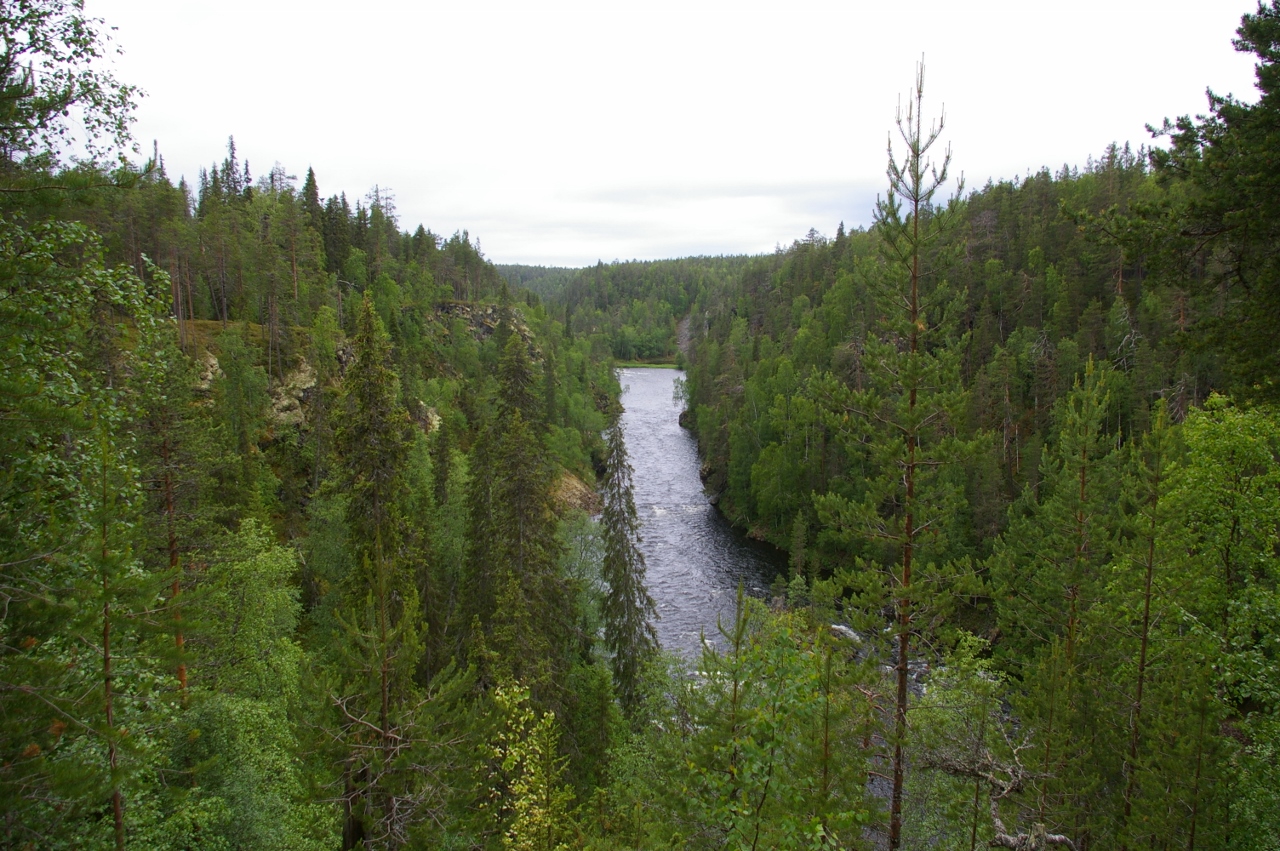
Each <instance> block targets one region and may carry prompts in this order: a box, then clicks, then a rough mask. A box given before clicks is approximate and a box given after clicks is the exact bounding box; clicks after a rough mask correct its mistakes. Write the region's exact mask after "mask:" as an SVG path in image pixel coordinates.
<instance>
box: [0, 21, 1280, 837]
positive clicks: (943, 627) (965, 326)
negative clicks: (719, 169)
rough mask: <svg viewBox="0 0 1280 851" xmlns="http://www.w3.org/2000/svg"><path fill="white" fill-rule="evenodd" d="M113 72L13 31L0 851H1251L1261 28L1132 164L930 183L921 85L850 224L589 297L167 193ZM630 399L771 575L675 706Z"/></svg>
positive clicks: (563, 281) (342, 219) (1261, 360)
mask: <svg viewBox="0 0 1280 851" xmlns="http://www.w3.org/2000/svg"><path fill="white" fill-rule="evenodd" d="M108 34H109V27H108V26H107V25H106V24H105V23H104V22H102V21H99V20H96V19H94V18H92V17H89V16H88V15H87V14H86V12H85V9H84V4H83V3H81V2H78V0H25V2H18V3H8V2H5V3H0V37H2V38H3V42H4V52H3V54H2V55H0V458H2V459H3V464H0V846H3V847H6V848H10V847H11V848H42V849H44V848H49V849H59V848H67V849H71V848H77V849H78V848H110V847H115V848H129V847H134V848H147V849H152V848H154V849H185V848H218V849H221V848H227V849H231V848H246V849H247V848H254V849H259V848H265V849H276V848H278V849H309V848H316V849H321V848H343V849H355V848H367V849H373V848H379V849H381V848H456V849H463V848H467V849H472V848H474V849H481V848H494V849H497V848H518V849H547V851H551V849H562V848H600V849H603V848H637V849H639V848H646V849H647V848H707V849H712V848H716V849H719V848H724V849H742V848H796V849H800V848H805V849H819V848H830V849H835V848H867V849H871V848H890V849H895V851H896V849H898V848H955V849H962V848H968V849H970V851H972V849H973V848H976V847H978V845H979V844H983V845H986V846H990V847H1005V848H1014V849H1044V848H1047V847H1049V846H1054V847H1064V848H1075V849H1081V851H1083V849H1102V848H1134V849H1137V848H1146V847H1150V848H1170V847H1179V848H1182V847H1186V848H1189V849H1195V848H1200V849H1218V848H1222V849H1226V848H1231V849H1255V848H1256V849H1266V848H1274V847H1276V842H1277V840H1276V837H1277V836H1280V764H1278V763H1277V754H1280V562H1278V561H1277V553H1278V552H1280V488H1278V486H1280V415H1278V414H1277V411H1276V409H1275V407H1274V406H1275V404H1276V403H1277V401H1278V400H1280V378H1278V376H1280V363H1278V362H1277V361H1276V357H1277V352H1280V339H1278V338H1277V335H1278V334H1280V330H1277V329H1280V280H1278V279H1277V274H1280V266H1278V265H1277V261H1276V250H1275V246H1276V245H1277V244H1280V242H1278V240H1277V236H1278V235H1280V207H1277V205H1276V198H1277V197H1280V196H1278V195H1277V192H1276V191H1273V190H1276V189H1277V188H1278V187H1276V186H1275V185H1274V184H1275V181H1276V179H1277V178H1276V174H1275V169H1274V167H1273V166H1274V161H1275V152H1276V150H1277V146H1280V139H1277V137H1276V128H1277V127H1278V126H1280V122H1278V121H1277V109H1280V102H1277V101H1276V97H1277V92H1276V87H1277V83H1278V80H1280V77H1278V76H1277V75H1280V70H1278V69H1277V66H1276V59H1277V56H1280V3H1276V2H1271V3H1269V4H1264V5H1260V6H1259V7H1258V8H1257V10H1256V11H1254V12H1250V13H1249V14H1246V15H1244V17H1243V19H1242V22H1241V26H1240V29H1239V32H1238V36H1239V37H1238V39H1237V40H1236V42H1235V48H1236V49H1237V50H1240V51H1242V52H1245V53H1247V54H1250V55H1252V56H1253V57H1254V58H1255V60H1256V63H1257V65H1256V68H1257V84H1258V97H1257V99H1256V100H1254V101H1244V100H1240V99H1236V98H1232V97H1219V96H1217V95H1213V94H1211V95H1210V100H1209V111H1208V113H1207V114H1206V115H1204V116H1201V117H1195V118H1192V117H1180V118H1176V119H1173V120H1171V121H1165V122H1163V123H1160V124H1159V125H1158V126H1156V127H1154V128H1153V133H1154V134H1155V138H1154V140H1153V142H1152V146H1151V147H1146V146H1143V147H1139V148H1137V149H1134V148H1133V147H1131V146H1130V145H1129V144H1115V143H1113V144H1110V145H1107V146H1106V147H1105V148H1104V149H1103V150H1102V152H1101V154H1100V155H1098V156H1096V157H1092V156H1091V157H1089V158H1088V159H1087V161H1086V162H1085V164H1084V165H1083V167H1080V168H1068V167H1063V168H1062V169H1061V170H1059V171H1057V172H1051V171H1049V170H1048V169H1045V170H1041V171H1039V172H1036V173H1034V174H1029V175H1027V176H1026V177H1025V178H1021V179H1016V180H1011V181H1000V182H995V181H990V182H988V183H986V184H985V185H983V186H980V187H978V188H976V189H971V190H970V189H964V188H962V187H960V186H959V185H958V184H957V182H956V181H954V180H952V179H951V177H950V174H949V170H948V162H949V156H950V154H949V151H950V148H949V147H947V146H948V144H949V143H950V142H952V141H954V144H955V146H956V148H957V149H958V150H959V149H961V148H963V146H964V144H965V140H963V139H954V140H953V139H951V138H950V137H949V135H947V134H946V128H945V126H944V125H943V123H942V122H941V121H940V120H939V121H934V120H932V119H933V117H934V115H935V112H934V107H933V105H932V103H931V101H930V99H929V90H928V87H927V86H926V83H927V79H926V78H925V76H924V69H923V68H921V69H920V71H919V74H918V76H917V78H916V80H915V81H914V85H913V87H912V88H911V89H910V91H909V92H908V94H907V97H906V98H905V100H904V103H906V104H908V107H906V108H904V110H903V112H902V113H901V114H900V115H899V116H898V121H897V124H896V126H895V127H894V133H895V135H894V137H893V140H894V141H893V144H892V146H891V151H890V161H889V163H888V169H887V182H886V186H885V189H884V191H883V193H882V198H881V201H880V202H879V203H878V205H877V207H876V210H875V215H874V223H873V225H872V226H871V227H869V228H866V229H855V230H846V229H845V227H844V226H843V224H841V225H840V226H839V227H838V228H837V230H836V232H835V235H834V237H830V238H828V237H825V236H823V235H822V234H820V233H819V232H818V231H817V230H811V231H810V232H809V233H808V234H807V235H806V236H805V237H803V238H801V239H797V240H796V241H794V242H793V243H792V244H791V245H790V246H789V247H786V248H781V247H780V248H779V249H778V250H777V251H776V252H774V253H772V254H769V255H764V256H757V257H688V258H674V259H669V260H659V261H643V262H642V261H632V262H626V263H623V262H617V263H612V264H605V263H599V264H597V265H596V266H593V267H587V268H584V269H561V268H545V267H530V266H517V265H508V266H498V265H495V264H494V263H492V262H491V261H490V260H489V259H488V258H486V257H485V256H484V255H483V254H482V252H481V251H480V248H479V241H478V240H475V239H473V238H472V236H471V234H470V233H469V232H468V231H459V232H456V233H454V234H453V235H452V236H448V237H446V236H443V235H440V234H437V233H435V232H433V231H432V230H430V229H429V228H428V227H426V225H425V224H423V225H417V224H415V225H412V226H410V225H405V224H403V223H402V222H401V221H400V219H399V216H398V214H397V211H396V208H395V203H394V200H393V198H392V196H391V194H390V193H389V192H388V191H387V190H386V188H385V187H381V186H375V187H373V188H372V189H371V190H370V191H369V193H368V194H367V195H365V196H363V197H358V198H349V197H348V196H347V195H346V194H345V193H341V192H339V193H336V194H329V195H327V196H326V195H325V194H324V193H323V192H322V191H321V185H322V175H323V169H321V170H320V172H319V173H318V172H317V171H316V170H313V169H311V168H308V169H307V170H306V172H305V174H304V175H303V176H302V177H301V179H299V177H298V176H297V175H292V174H290V173H289V171H288V170H287V169H286V168H284V167H283V166H279V165H277V166H275V167H273V168H272V169H270V170H268V171H267V172H266V173H265V174H261V173H260V174H257V175H255V174H254V173H253V172H252V171H251V169H250V167H249V164H248V163H247V162H245V161H244V160H243V159H242V158H241V156H240V153H239V151H238V150H237V147H236V143H235V140H234V139H228V140H227V142H226V146H225V150H224V153H220V154H218V155H217V157H218V158H217V159H216V160H215V161H213V162H212V163H211V165H210V166H209V167H208V168H205V169H202V170H201V171H200V172H199V173H198V174H197V175H195V176H194V177H193V179H192V181H191V182H188V181H187V180H185V179H180V180H178V182H177V183H176V184H175V183H174V182H173V181H172V179H171V178H170V175H169V174H168V173H167V171H166V168H165V165H164V162H163V159H162V157H160V156H159V149H158V148H157V150H156V152H155V156H154V157H152V158H151V159H150V160H149V161H147V162H144V163H139V162H137V161H136V160H135V158H136V156H137V153H136V150H135V145H134V142H133V140H132V138H131V136H130V127H131V122H132V116H133V113H134V109H135V104H136V102H137V99H138V98H139V97H140V96H141V91H140V90H139V89H138V88H136V87H135V86H133V85H131V84H125V83H121V82H119V81H118V80H116V79H115V77H114V76H113V75H112V74H111V73H109V72H107V71H104V70H103V68H104V67H105V66H103V65H102V64H101V63H100V62H99V60H101V59H102V58H104V57H106V56H108V55H109V53H110V52H111V51H112V50H113V47H112V45H111V43H110V41H109V40H108V38H107V35H108ZM1225 49H1226V46H1225V45H1224V50H1225ZM779 120H781V119H779ZM299 173H300V174H301V172H299ZM631 362H640V363H652V364H659V363H661V364H678V365H680V366H681V367H682V368H683V369H684V370H685V372H684V379H685V383H684V384H681V385H678V386H679V387H680V388H681V390H680V393H681V396H682V399H683V401H684V402H685V403H686V404H687V410H685V411H684V413H683V414H682V415H681V422H682V424H683V425H685V427H686V428H688V429H689V431H690V432H691V433H692V434H693V435H694V436H695V437H696V438H697V442H698V447H699V452H700V454H701V459H700V460H701V462H702V465H701V471H700V472H701V475H702V477H703V482H704V485H705V489H706V492H707V496H708V499H711V500H714V502H715V504H716V506H717V509H718V510H719V511H720V512H721V513H723V515H724V516H725V517H726V518H728V520H729V521H730V522H732V523H733V524H735V525H736V526H737V527H738V528H739V529H740V530H741V531H743V532H745V533H746V534H748V535H749V536H751V537H753V538H756V539H759V540H763V541H767V542H770V543H772V544H773V545H774V546H776V547H777V548H779V549H780V550H782V551H784V552H785V554H786V556H785V561H786V563H787V569H786V570H785V571H784V572H783V573H782V574H781V575H779V576H777V577H776V578H775V581H774V583H773V587H772V588H771V589H769V592H768V593H767V594H766V595H764V598H763V599H756V598H754V597H752V596H751V595H749V594H746V593H740V594H739V598H738V600H737V605H736V610H735V611H736V613H735V615H734V617H732V618H730V619H728V620H727V622H725V623H723V624H722V634H721V635H719V636H712V637H711V640H709V641H707V642H705V646H704V650H703V653H702V654H701V656H700V658H696V659H686V658H682V657H680V656H678V655H675V654H671V653H668V652H665V651H664V648H662V647H661V646H659V644H658V641H657V633H656V631H655V629H654V620H655V618H656V614H657V611H658V608H659V606H658V603H657V601H655V599H654V597H653V596H652V595H651V592H650V590H649V588H648V586H647V583H646V552H647V550H646V548H645V541H644V534H645V533H644V524H643V518H642V517H641V516H640V514H639V513H638V512H637V508H636V504H635V500H634V498H633V495H632V488H633V477H634V476H636V475H638V473H637V470H641V471H642V470H643V468H644V466H645V465H647V464H649V463H651V459H644V458H636V457H634V456H632V455H630V454H629V452H628V447H627V445H626V440H625V433H624V429H623V427H622V421H621V416H622V413H623V412H622V388H621V387H620V385H619V380H618V374H617V372H616V367H617V366H618V365H619V364H620V363H631Z"/></svg>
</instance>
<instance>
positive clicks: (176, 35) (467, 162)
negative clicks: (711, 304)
mask: <svg viewBox="0 0 1280 851" xmlns="http://www.w3.org/2000/svg"><path fill="white" fill-rule="evenodd" d="M1208 6H1213V7H1214V8H1206V7H1208ZM1066 8H1067V7H1064V6H1062V5H1061V4H1050V3H1040V2H1026V1H1025V0H1024V2H1012V0H1010V2H998V3H997V2H992V3H968V4H960V3H945V2H940V0H922V2H918V3H916V4H913V6H912V7H911V9H910V10H909V11H907V10H904V9H903V8H902V7H900V6H899V7H894V8H892V9H890V8H889V7H888V6H887V5H886V4H880V3H877V4H871V3H868V2H865V0H864V2H851V1H850V0H844V2H820V3H810V4H807V5H803V6H797V5H794V4H785V5H784V4H781V3H756V4H751V3H742V2H735V3H720V2H685V3H680V4H666V3H653V2H650V3H644V4H621V3H614V4H609V3H602V2H592V3H530V2H527V0H526V2H519V3H517V2H478V3H477V2H470V3H456V2H451V3H440V2H426V3H421V2H415V3H407V2H406V3H401V2H391V0H367V2H364V3H360V4H346V3H344V4H341V5H338V4H325V3H314V2H311V3H303V2H284V1H283V0H275V1H274V2H273V0H259V2H252V3H251V2H245V0H227V2H220V3H217V4H212V3H191V4H179V3H161V2H158V0H89V3H88V11H89V12H90V14H94V15H99V16H102V17H104V18H105V19H106V20H107V22H108V23H109V24H113V25H115V26H117V27H118V32H117V33H116V37H117V40H118V41H119V43H120V44H121V45H122V46H123V47H124V49H125V51H126V53H125V56H124V57H123V58H122V59H121V60H120V63H119V66H120V67H119V69H118V70H119V76H120V77H121V78H122V79H125V80H127V81H129V82H134V83H137V84H139V85H141V86H142V87H143V88H144V89H146V90H147V91H148V93H149V96H148V97H147V98H146V99H145V100H144V101H143V104H142V107H141V110H140V116H139V122H138V127H137V136H138V138H139V139H140V141H142V143H143V147H144V149H149V147H150V140H151V139H153V138H155V139H158V141H159V143H160V149H161V152H162V153H163V154H164V155H165V159H166V163H167V165H168V167H169V170H170V172H171V173H172V174H186V175H187V176H188V178H191V179H194V177H195V173H196V170H197V169H198V168H200V167H201V166H206V167H207V166H208V165H209V164H211V163H212V162H213V161H214V160H220V159H221V157H222V156H223V147H224V145H225V142H226V137H227V136H228V135H230V134H234V135H235V136H236V141H237V145H238V146H239V149H240V152H241V154H242V155H243V156H245V157H247V158H248V159H249V160H250V162H251V163H252V166H253V169H254V172H255V173H262V172H265V171H266V170H267V168H269V167H270V165H271V164H272V163H273V162H275V161H279V162H282V163H284V165H285V166H286V167H287V168H288V169H289V171H290V173H293V174H298V175H301V174H304V173H305V172H306V169H307V166H308V165H310V166H313V167H314V168H315V169H316V172H317V175H318V177H319V180H320V188H321V191H322V192H324V193H325V194H330V193H336V192H338V191H340V190H345V191H346V192H347V194H348V197H351V198H356V197H363V196H364V194H365V193H366V192H367V191H368V189H369V188H370V187H372V186H373V185H374V184H375V183H376V184H380V185H382V186H390V187H391V188H392V189H393V190H394V192H395V195H396V200H397V206H398V209H399V212H400V217H401V222H402V224H403V225H404V226H406V227H414V226H416V225H417V223H418V222H422V223H424V224H425V225H427V226H428V227H429V228H431V229H433V230H435V231H436V232H438V233H446V234H447V233H451V232H453V231H454V230H457V229H463V228H466V229H468V230H469V231H470V232H471V233H472V235H473V236H478V237H480V239H481V241H482V243H483V245H484V247H485V250H486V253H487V254H488V255H489V256H490V257H492V258H493V259H494V260H497V261H499V262H534V263H537V262H542V263H568V264H574V265H578V264H587V263H593V262H595V260H596V259H598V258H603V259H606V260H609V259H613V258H626V257H632V256H635V257H642V258H652V257H663V256H675V255H680V254H690V253H711V254H715V253H725V252H740V251H750V252H757V251H767V250H771V249H772V247H773V246H774V244H776V243H779V242H780V243H783V244H786V243H789V242H790V241H791V240H792V239H793V238H796V237H799V236H802V235H803V234H804V233H805V231H807V230H808V229H809V227H817V228H818V229H819V230H821V231H824V232H827V233H830V232H833V231H834V229H835V225H836V223H837V222H838V221H839V220H841V219H843V220H844V221H846V222H847V223H848V224H849V225H851V226H852V225H856V224H866V223H868V222H869V220H870V209H871V203H872V201H873V200H874V197H875V194H876V191H877V189H878V187H882V186H883V185H884V162H885V144H886V141H887V135H888V132H889V130H890V128H891V126H892V120H893V114H894V110H895V107H896V105H897V102H898V97H899V94H900V93H903V92H905V91H906V90H907V89H908V87H909V86H910V85H911V82H912V75H913V73H914V66H915V62H916V61H917V60H918V58H919V57H920V55H921V54H922V53H923V54H925V58H926V60H927V63H928V77H927V80H926V111H927V112H928V113H929V114H931V115H932V114H936V113H937V111H938V110H939V109H940V107H941V104H942V103H944V102H945V104H946V114H947V120H948V132H947V139H948V140H949V141H950V142H951V144H952V148H953V150H954V153H955V161H954V165H955V168H956V169H957V170H963V171H964V172H965V174H966V175H967V177H968V178H969V184H970V186H975V185H980V184H981V183H984V182H985V181H986V179H987V178H988V177H996V178H1000V177H1012V176H1015V175H1021V174H1024V173H1026V172H1027V171H1029V170H1035V169H1037V168H1039V167H1040V166H1042V165H1049V166H1051V167H1053V168H1057V167H1059V166H1060V165H1062V164H1063V163H1071V164H1083V162H1084V160H1085V158H1086V157H1087V156H1088V155H1089V154H1091V153H1093V154H1095V155H1096V154H1097V153H1099V152H1100V151H1101V150H1102V148H1103V147H1104V146H1105V145H1106V144H1107V143H1108V142H1110V141H1113V140H1118V141H1121V142H1123V141H1125V140H1129V141H1132V142H1133V143H1134V144H1135V145H1137V144H1141V143H1144V142H1147V141H1148V136H1147V134H1146V132H1145V131H1144V124H1146V123H1148V122H1157V123H1158V122H1159V121H1160V120H1161V119H1162V118H1164V117H1165V116H1174V115H1178V114H1183V113H1194V112H1202V111H1203V110H1204V106H1205V100H1204V90H1205V87H1206V86H1207V85H1211V86H1213V87H1214V88H1215V89H1216V90H1218V91H1221V92H1223V93H1225V92H1227V91H1234V92H1235V93H1236V94H1238V95H1242V96H1245V97H1249V96H1251V93H1252V65H1251V61H1250V58H1249V57H1246V56H1242V55H1239V54H1236V53H1234V51H1233V50H1232V48H1231V45H1230V39H1231V37H1232V35H1233V33H1234V30H1235V27H1236V26H1237V25H1238V23H1239V17H1240V14H1241V13H1242V12H1245V11H1249V10H1250V9H1251V5H1250V4H1247V3H1245V4H1242V5H1241V8H1239V9H1232V8H1230V4H1206V3H1203V2H1181V3H1179V2H1166V3H1164V4H1161V5H1160V6H1159V7H1153V6H1151V5H1150V4H1149V3H1140V2H1136V0H1112V2H1100V0H1088V1H1087V2H1079V3H1076V4H1074V5H1073V6H1071V7H1070V12H1069V13H1068V12H1067V11H1066ZM1153 10H1158V12H1159V14H1158V15H1156V14H1153Z"/></svg>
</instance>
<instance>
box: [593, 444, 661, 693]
mask: <svg viewBox="0 0 1280 851" xmlns="http://www.w3.org/2000/svg"><path fill="white" fill-rule="evenodd" d="M606 443H607V445H608V447H609V454H608V455H607V456H606V457H605V475H604V481H603V482H602V483H601V486H602V489H603V491H604V512H603V514H602V515H601V518H600V522H601V525H602V527H603V536H604V558H603V560H602V564H601V571H600V575H601V579H602V581H603V582H604V585H605V588H606V590H605V595H604V605H603V611H602V615H603V619H604V646H605V648H606V649H607V650H608V651H609V653H610V654H611V656H612V659H611V662H612V665H613V682H614V687H615V689H616V690H617V692H618V696H619V698H620V699H621V700H622V705H623V706H624V707H625V708H627V709H628V710H630V709H631V708H633V707H634V706H635V704H636V702H637V700H638V699H639V694H638V687H639V679H640V671H641V669H642V668H643V667H644V665H645V661H646V658H647V657H648V656H650V655H652V654H653V653H654V652H656V651H657V649H658V636H657V632H656V631H655V630H654V627H653V621H654V619H656V618H657V609H656V607H655V606H654V602H653V598H652V597H650V596H649V591H648V589H647V588H646V587H645V582H644V574H645V569H644V554H643V553H642V552H640V523H639V521H638V520H637V519H636V506H635V501H634V500H633V499H632V497H631V474H632V469H631V464H630V462H629V461H628V460H627V447H626V443H625V442H624V441H623V435H622V424H621V422H620V421H619V420H615V421H614V424H613V425H612V426H611V427H610V428H609V432H608V434H607V435H606Z"/></svg>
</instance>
